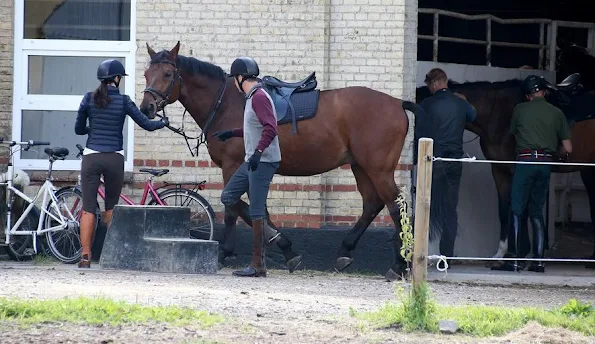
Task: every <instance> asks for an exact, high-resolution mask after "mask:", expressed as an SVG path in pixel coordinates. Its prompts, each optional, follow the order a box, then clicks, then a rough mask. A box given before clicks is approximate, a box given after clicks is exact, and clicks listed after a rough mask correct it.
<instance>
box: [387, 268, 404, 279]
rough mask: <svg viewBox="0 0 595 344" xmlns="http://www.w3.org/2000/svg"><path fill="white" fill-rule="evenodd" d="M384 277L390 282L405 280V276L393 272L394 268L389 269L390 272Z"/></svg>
mask: <svg viewBox="0 0 595 344" xmlns="http://www.w3.org/2000/svg"><path fill="white" fill-rule="evenodd" d="M384 277H385V278H386V280H387V281H388V282H393V281H400V280H403V279H405V276H404V275H403V274H402V273H401V274H399V273H396V272H395V270H393V268H390V269H388V271H387V272H386V273H385V274H384Z"/></svg>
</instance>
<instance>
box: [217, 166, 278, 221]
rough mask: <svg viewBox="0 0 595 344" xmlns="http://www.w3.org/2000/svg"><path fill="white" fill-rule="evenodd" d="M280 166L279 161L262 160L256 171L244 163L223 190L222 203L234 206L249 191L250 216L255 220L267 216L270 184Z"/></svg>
mask: <svg viewBox="0 0 595 344" xmlns="http://www.w3.org/2000/svg"><path fill="white" fill-rule="evenodd" d="M278 168H279V163H278V162H275V163H270V162H261V163H259V164H258V168H257V169H256V171H250V170H248V163H247V162H244V163H242V165H240V167H239V168H238V170H237V171H236V172H235V173H234V174H233V176H232V177H231V179H230V180H229V182H228V183H227V185H225V188H224V189H223V192H221V203H223V205H225V206H232V205H234V204H236V203H237V202H238V201H239V200H240V198H241V197H242V195H243V194H244V193H246V192H248V198H249V199H250V217H251V218H252V219H253V220H255V219H264V218H266V200H267V196H268V193H269V186H270V185H271V181H272V180H273V176H274V175H275V172H277V169H278Z"/></svg>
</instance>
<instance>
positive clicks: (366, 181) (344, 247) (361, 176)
mask: <svg viewBox="0 0 595 344" xmlns="http://www.w3.org/2000/svg"><path fill="white" fill-rule="evenodd" d="M352 170H353V174H354V175H355V180H356V182H357V189H358V191H359V192H360V194H361V195H362V199H363V213H362V216H361V217H360V218H359V220H357V222H356V223H355V225H354V226H353V228H351V230H350V231H349V233H347V236H345V238H344V239H343V242H342V243H341V247H340V248H339V254H338V256H337V261H336V263H335V269H336V270H337V271H342V270H344V269H345V268H346V267H348V266H349V265H350V264H351V263H352V262H353V258H352V257H351V251H353V250H354V249H355V246H356V245H357V242H358V241H359V239H360V238H361V236H362V235H363V234H364V232H365V231H366V229H367V228H368V226H369V225H370V223H372V221H373V220H374V218H375V217H376V216H377V215H378V213H380V211H381V210H382V208H384V202H382V199H380V196H378V192H377V191H376V188H375V187H374V183H372V181H371V180H370V177H368V175H367V174H366V173H365V172H364V171H363V170H362V168H361V167H359V166H355V165H354V166H352Z"/></svg>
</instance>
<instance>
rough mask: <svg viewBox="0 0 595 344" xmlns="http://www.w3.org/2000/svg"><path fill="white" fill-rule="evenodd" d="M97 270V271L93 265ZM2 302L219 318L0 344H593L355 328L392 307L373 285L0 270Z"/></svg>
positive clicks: (507, 293) (506, 293) (44, 268)
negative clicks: (61, 301)
mask: <svg viewBox="0 0 595 344" xmlns="http://www.w3.org/2000/svg"><path fill="white" fill-rule="evenodd" d="M95 266H96V265H95ZM0 285H1V286H2V287H1V288H0V296H6V297H20V298H35V299H50V298H62V297H73V296H79V295H84V296H109V297H110V298H113V299H118V300H125V301H129V302H138V303H142V304H149V305H170V304H175V305H184V306H191V307H194V308H197V309H202V310H207V311H211V312H214V313H218V314H221V315H223V316H225V317H226V318H227V319H228V320H226V321H225V323H223V324H220V325H216V326H215V327H213V328H211V329H208V330H201V329H199V328H197V327H195V326H190V327H186V328H176V327H170V326H164V325H159V324H149V325H143V326H140V325H138V326H136V325H135V326H123V327H109V326H79V325H72V324H56V323H50V324H39V325H35V326H32V327H29V328H27V329H22V328H20V327H19V326H17V325H16V324H13V323H1V324H0V332H1V333H2V339H1V340H0V342H2V343H19V344H20V343H23V342H27V343H148V342H160V343H186V342H188V343H203V342H208V343H211V342H224V343H280V342H283V343H314V342H317V343H318V342H320V343H346V342H349V343H370V342H379V343H428V342H432V343H463V342H473V343H484V342H485V343H517V342H518V343H546V342H547V343H570V342H572V343H595V339H594V338H587V337H584V336H582V335H577V334H576V333H572V332H570V331H565V330H559V329H554V330H551V329H545V328H542V327H541V326H539V325H537V324H528V325H527V326H526V327H525V328H523V329H522V330H520V331H518V332H516V333H513V334H509V335H508V336H506V337H504V338H491V339H485V340H483V341H479V340H477V339H473V338H468V337H464V336H459V335H457V336H446V335H405V334H402V333H399V332H398V331H396V330H380V331H379V330H376V331H372V330H369V329H365V328H362V327H361V326H358V324H357V322H356V321H355V320H354V319H353V318H350V316H349V310H350V308H353V309H355V310H357V311H368V310H374V309H377V308H378V307H380V306H382V305H383V304H385V303H386V302H387V301H394V300H395V296H394V288H395V287H396V285H397V283H389V282H386V281H385V280H384V279H383V278H381V277H377V276H354V275H344V274H328V273H320V272H310V271H297V272H295V273H294V274H289V273H287V272H285V271H279V270H271V271H270V274H269V277H267V278H265V279H262V278H260V279H252V278H249V279H241V278H235V277H233V276H231V270H229V269H223V270H221V271H220V272H219V273H218V274H217V275H175V274H153V273H144V272H131V271H104V270H100V269H97V268H93V269H91V270H85V271H84V272H82V271H81V270H79V269H77V268H76V267H75V266H72V265H50V266H48V265H34V264H26V263H18V264H16V263H10V262H0ZM430 286H431V289H432V293H433V295H434V296H435V297H436V299H437V300H438V302H439V303H440V304H452V305H455V304H456V305H461V304H484V305H504V306H540V307H558V306H561V305H563V304H565V303H566V302H567V301H568V299H570V298H579V299H581V300H583V301H589V302H592V303H595V289H594V288H552V287H522V286H505V287H498V286H485V285H470V284H462V283H444V282H440V283H438V282H432V283H430Z"/></svg>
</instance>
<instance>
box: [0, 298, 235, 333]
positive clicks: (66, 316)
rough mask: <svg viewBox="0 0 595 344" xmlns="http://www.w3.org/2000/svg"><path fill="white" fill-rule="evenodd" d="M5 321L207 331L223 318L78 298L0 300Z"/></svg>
mask: <svg viewBox="0 0 595 344" xmlns="http://www.w3.org/2000/svg"><path fill="white" fill-rule="evenodd" d="M6 320H13V321H18V322H21V323H25V324H30V323H40V322H56V321H57V322H70V323H76V324H91V325H99V324H109V325H112V326H114V325H122V324H131V323H147V322H161V323H169V324H173V325H178V326H180V325H187V324H193V325H200V326H201V327H203V328H206V327H209V326H212V325H214V324H216V323H219V322H221V321H223V318H222V317H221V316H219V315H213V314H210V313H208V312H205V311H198V310H195V309H192V308H187V307H174V306H142V305H139V304H129V303H126V302H124V301H114V300H110V299H107V298H86V297H79V298H66V299H60V300H19V299H7V298H0V321H6Z"/></svg>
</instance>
